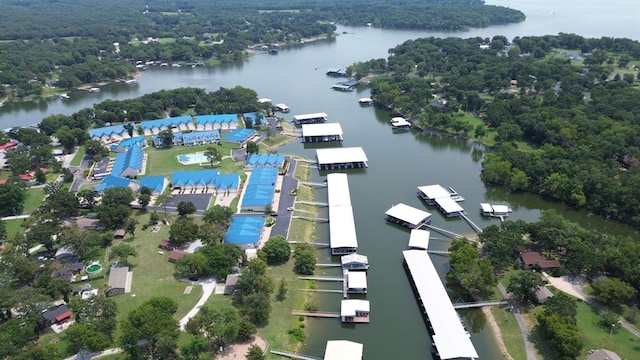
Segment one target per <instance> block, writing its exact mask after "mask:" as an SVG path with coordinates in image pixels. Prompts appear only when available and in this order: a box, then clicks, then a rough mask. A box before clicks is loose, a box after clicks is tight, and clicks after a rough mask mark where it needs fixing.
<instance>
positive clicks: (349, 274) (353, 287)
mask: <svg viewBox="0 0 640 360" xmlns="http://www.w3.org/2000/svg"><path fill="white" fill-rule="evenodd" d="M345 275H346V278H347V279H346V284H345V285H346V289H347V291H346V293H347V294H366V293H367V273H366V271H346V270H345Z"/></svg>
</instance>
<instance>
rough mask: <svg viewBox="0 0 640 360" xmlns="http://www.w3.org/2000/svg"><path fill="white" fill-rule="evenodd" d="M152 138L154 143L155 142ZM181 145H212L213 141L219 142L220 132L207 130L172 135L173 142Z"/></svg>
mask: <svg viewBox="0 0 640 360" xmlns="http://www.w3.org/2000/svg"><path fill="white" fill-rule="evenodd" d="M155 137H156V136H154V141H155ZM176 141H177V142H179V143H182V145H192V144H197V143H202V142H206V143H212V142H215V141H220V131H218V130H207V131H194V132H190V133H186V134H183V133H181V132H176V133H173V142H174V143H176Z"/></svg>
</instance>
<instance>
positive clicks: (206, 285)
mask: <svg viewBox="0 0 640 360" xmlns="http://www.w3.org/2000/svg"><path fill="white" fill-rule="evenodd" d="M194 284H199V285H200V286H202V296H201V297H200V300H198V302H197V303H196V305H195V306H194V307H193V308H191V310H189V312H188V313H187V315H185V316H184V317H183V318H182V319H180V321H179V324H180V330H181V331H184V327H185V326H187V323H188V322H189V319H191V318H192V317H194V316H196V315H197V314H198V311H200V308H201V307H202V305H204V304H205V303H206V302H207V300H209V297H211V294H213V292H214V290H215V289H216V279H215V278H213V277H211V278H206V279H202V280H198V281H196V282H194Z"/></svg>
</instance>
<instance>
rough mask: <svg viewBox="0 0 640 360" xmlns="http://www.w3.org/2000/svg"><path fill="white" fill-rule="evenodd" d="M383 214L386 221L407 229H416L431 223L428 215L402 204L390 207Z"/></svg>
mask: <svg viewBox="0 0 640 360" xmlns="http://www.w3.org/2000/svg"><path fill="white" fill-rule="evenodd" d="M384 214H385V219H386V220H387V221H390V222H393V223H396V224H399V225H402V226H405V227H408V228H409V229H417V228H420V227H422V226H424V225H427V224H429V223H430V222H431V214H430V213H428V212H426V211H423V210H420V209H416V208H414V207H411V206H409V205H406V204H403V203H400V204H397V205H394V206H392V207H391V208H390V209H389V210H387V212H385V213H384Z"/></svg>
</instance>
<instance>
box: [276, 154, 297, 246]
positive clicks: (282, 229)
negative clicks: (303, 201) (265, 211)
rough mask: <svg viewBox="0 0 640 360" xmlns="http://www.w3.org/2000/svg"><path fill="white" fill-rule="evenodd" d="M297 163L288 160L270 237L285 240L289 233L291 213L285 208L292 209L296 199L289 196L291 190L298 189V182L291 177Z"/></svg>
mask: <svg viewBox="0 0 640 360" xmlns="http://www.w3.org/2000/svg"><path fill="white" fill-rule="evenodd" d="M296 166H297V161H295V160H293V159H289V171H287V173H286V174H285V175H284V177H283V179H282V189H281V190H280V201H279V204H278V210H277V214H278V216H277V218H276V223H275V224H274V225H273V226H272V227H271V236H276V235H282V236H284V237H285V238H286V237H287V234H288V233H289V225H290V224H291V216H292V215H293V211H288V210H287V208H289V207H293V205H294V203H295V201H296V197H295V196H292V195H289V192H290V191H291V190H292V189H298V180H296V179H295V178H294V177H293V175H294V174H295V173H296Z"/></svg>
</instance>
